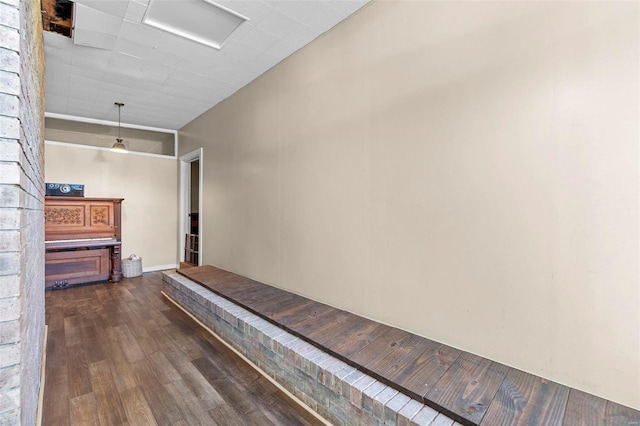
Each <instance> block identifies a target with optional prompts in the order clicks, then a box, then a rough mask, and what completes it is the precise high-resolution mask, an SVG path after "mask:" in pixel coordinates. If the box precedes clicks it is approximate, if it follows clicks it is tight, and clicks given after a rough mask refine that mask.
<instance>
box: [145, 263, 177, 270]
mask: <svg viewBox="0 0 640 426" xmlns="http://www.w3.org/2000/svg"><path fill="white" fill-rule="evenodd" d="M177 268H178V264H177V263H170V264H168V265H156V266H147V267H146V268H145V267H142V272H154V271H164V270H165V269H177Z"/></svg>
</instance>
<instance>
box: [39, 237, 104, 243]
mask: <svg viewBox="0 0 640 426" xmlns="http://www.w3.org/2000/svg"><path fill="white" fill-rule="evenodd" d="M108 240H115V238H113V237H104V238H75V239H73V240H47V241H45V242H44V243H45V244H46V243H76V242H82V241H108Z"/></svg>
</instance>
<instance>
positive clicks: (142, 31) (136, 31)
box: [118, 20, 163, 47]
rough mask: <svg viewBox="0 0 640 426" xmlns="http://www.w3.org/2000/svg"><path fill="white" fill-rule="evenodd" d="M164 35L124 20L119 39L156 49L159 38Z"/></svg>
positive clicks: (158, 31)
mask: <svg viewBox="0 0 640 426" xmlns="http://www.w3.org/2000/svg"><path fill="white" fill-rule="evenodd" d="M162 34H163V32H162V31H160V30H157V29H155V28H151V27H149V26H146V25H142V24H139V23H135V22H131V21H127V20H124V21H122V25H121V26H120V31H119V32H118V37H122V38H124V39H126V40H130V41H135V42H136V43H138V44H142V45H145V46H151V47H154V46H155V45H156V43H157V42H158V38H159V37H160V36H161V35H162Z"/></svg>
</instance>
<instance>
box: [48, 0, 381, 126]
mask: <svg viewBox="0 0 640 426" xmlns="http://www.w3.org/2000/svg"><path fill="white" fill-rule="evenodd" d="M210 1H211V0H210ZM213 1H214V2H215V3H216V4H217V5H220V6H222V7H223V8H226V9H228V10H230V11H233V12H235V13H236V14H237V15H240V16H242V17H246V18H247V19H248V20H247V21H246V22H244V23H241V25H240V26H239V27H238V28H237V29H235V31H233V32H231V35H230V36H228V38H227V39H226V41H224V42H223V43H222V46H221V48H220V49H216V48H214V47H210V46H206V45H204V44H202V43H198V42H196V41H192V40H189V39H186V38H183V37H180V36H177V35H175V34H171V33H169V32H166V31H163V30H160V29H157V28H154V27H151V26H149V25H145V24H143V23H142V20H143V18H144V17H145V14H146V13H147V8H148V6H149V0H135V1H134V0H77V1H76V4H75V7H76V11H75V13H76V16H75V29H74V39H73V40H72V39H69V38H67V37H64V36H62V35H59V34H56V33H50V32H46V31H45V32H44V45H45V69H46V90H45V102H46V106H45V109H46V111H47V112H48V113H55V114H64V115H70V116H78V117H86V118H91V119H98V120H107V121H117V117H118V110H117V107H116V106H115V105H114V103H115V102H124V104H125V106H124V107H123V108H122V122H123V123H127V124H136V125H141V126H150V127H158V128H164V129H173V130H177V129H180V128H182V127H183V126H184V125H185V124H187V123H189V122H190V121H191V120H193V119H194V118H196V117H197V116H199V115H200V114H202V113H203V112H204V111H206V110H208V109H209V108H211V107H213V106H214V105H216V104H217V103H219V102H220V101H222V100H224V99H226V98H227V97H229V96H231V95H232V94H233V93H235V92H236V91H237V90H239V89H240V88H242V87H243V86H245V85H246V84H248V83H250V82H251V81H253V80H254V79H255V78H257V77H259V76H260V75H262V74H263V73H264V72H265V71H267V70H269V69H270V68H271V67H273V66H274V65H276V64H277V63H279V62H280V61H282V60H283V59H285V58H286V57H287V56H289V55H291V54H292V53H294V52H295V51H297V50H298V49H300V48H301V47H303V46H305V45H306V44H308V43H310V42H311V41H313V40H314V39H315V38H316V37H318V36H319V35H321V34H322V33H324V32H326V31H328V30H329V29H331V28H332V27H334V26H335V25H336V24H338V23H339V22H340V21H342V20H344V19H345V18H347V17H348V16H349V15H351V14H352V13H354V12H355V11H356V10H358V9H359V8H361V7H362V6H364V5H365V4H366V3H367V2H368V0H280V1H271V0H220V1H217V0H213ZM160 2H167V3H172V5H171V6H172V7H167V8H166V9H168V10H175V5H177V4H182V5H185V6H188V4H189V3H194V5H195V6H196V8H198V7H201V6H202V4H197V3H196V2H202V3H203V4H204V5H207V6H210V5H209V4H208V3H206V2H205V0H153V3H160ZM156 6H157V5H152V7H156ZM166 6H169V5H166ZM157 9H165V8H163V7H157ZM151 11H153V9H151ZM189 13H192V12H189V8H188V7H184V11H183V14H182V15H180V17H179V19H176V22H182V23H184V22H188V18H189ZM185 18H186V19H185ZM195 21H196V19H195V18H194V22H195Z"/></svg>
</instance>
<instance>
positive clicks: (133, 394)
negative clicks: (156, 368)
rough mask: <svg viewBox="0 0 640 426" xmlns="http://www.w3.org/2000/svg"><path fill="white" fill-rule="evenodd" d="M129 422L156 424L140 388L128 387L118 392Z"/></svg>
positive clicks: (141, 425) (153, 425) (142, 425)
mask: <svg viewBox="0 0 640 426" xmlns="http://www.w3.org/2000/svg"><path fill="white" fill-rule="evenodd" d="M120 399H121V400H122V404H123V405H124V411H125V412H126V413H127V420H128V422H129V424H132V425H140V426H146V425H149V426H157V424H158V422H156V419H155V417H154V416H153V413H152V412H151V408H150V407H149V404H148V403H147V399H146V398H145V396H144V394H143V392H142V390H141V389H140V388H133V389H128V390H126V391H124V392H122V393H121V394H120Z"/></svg>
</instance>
